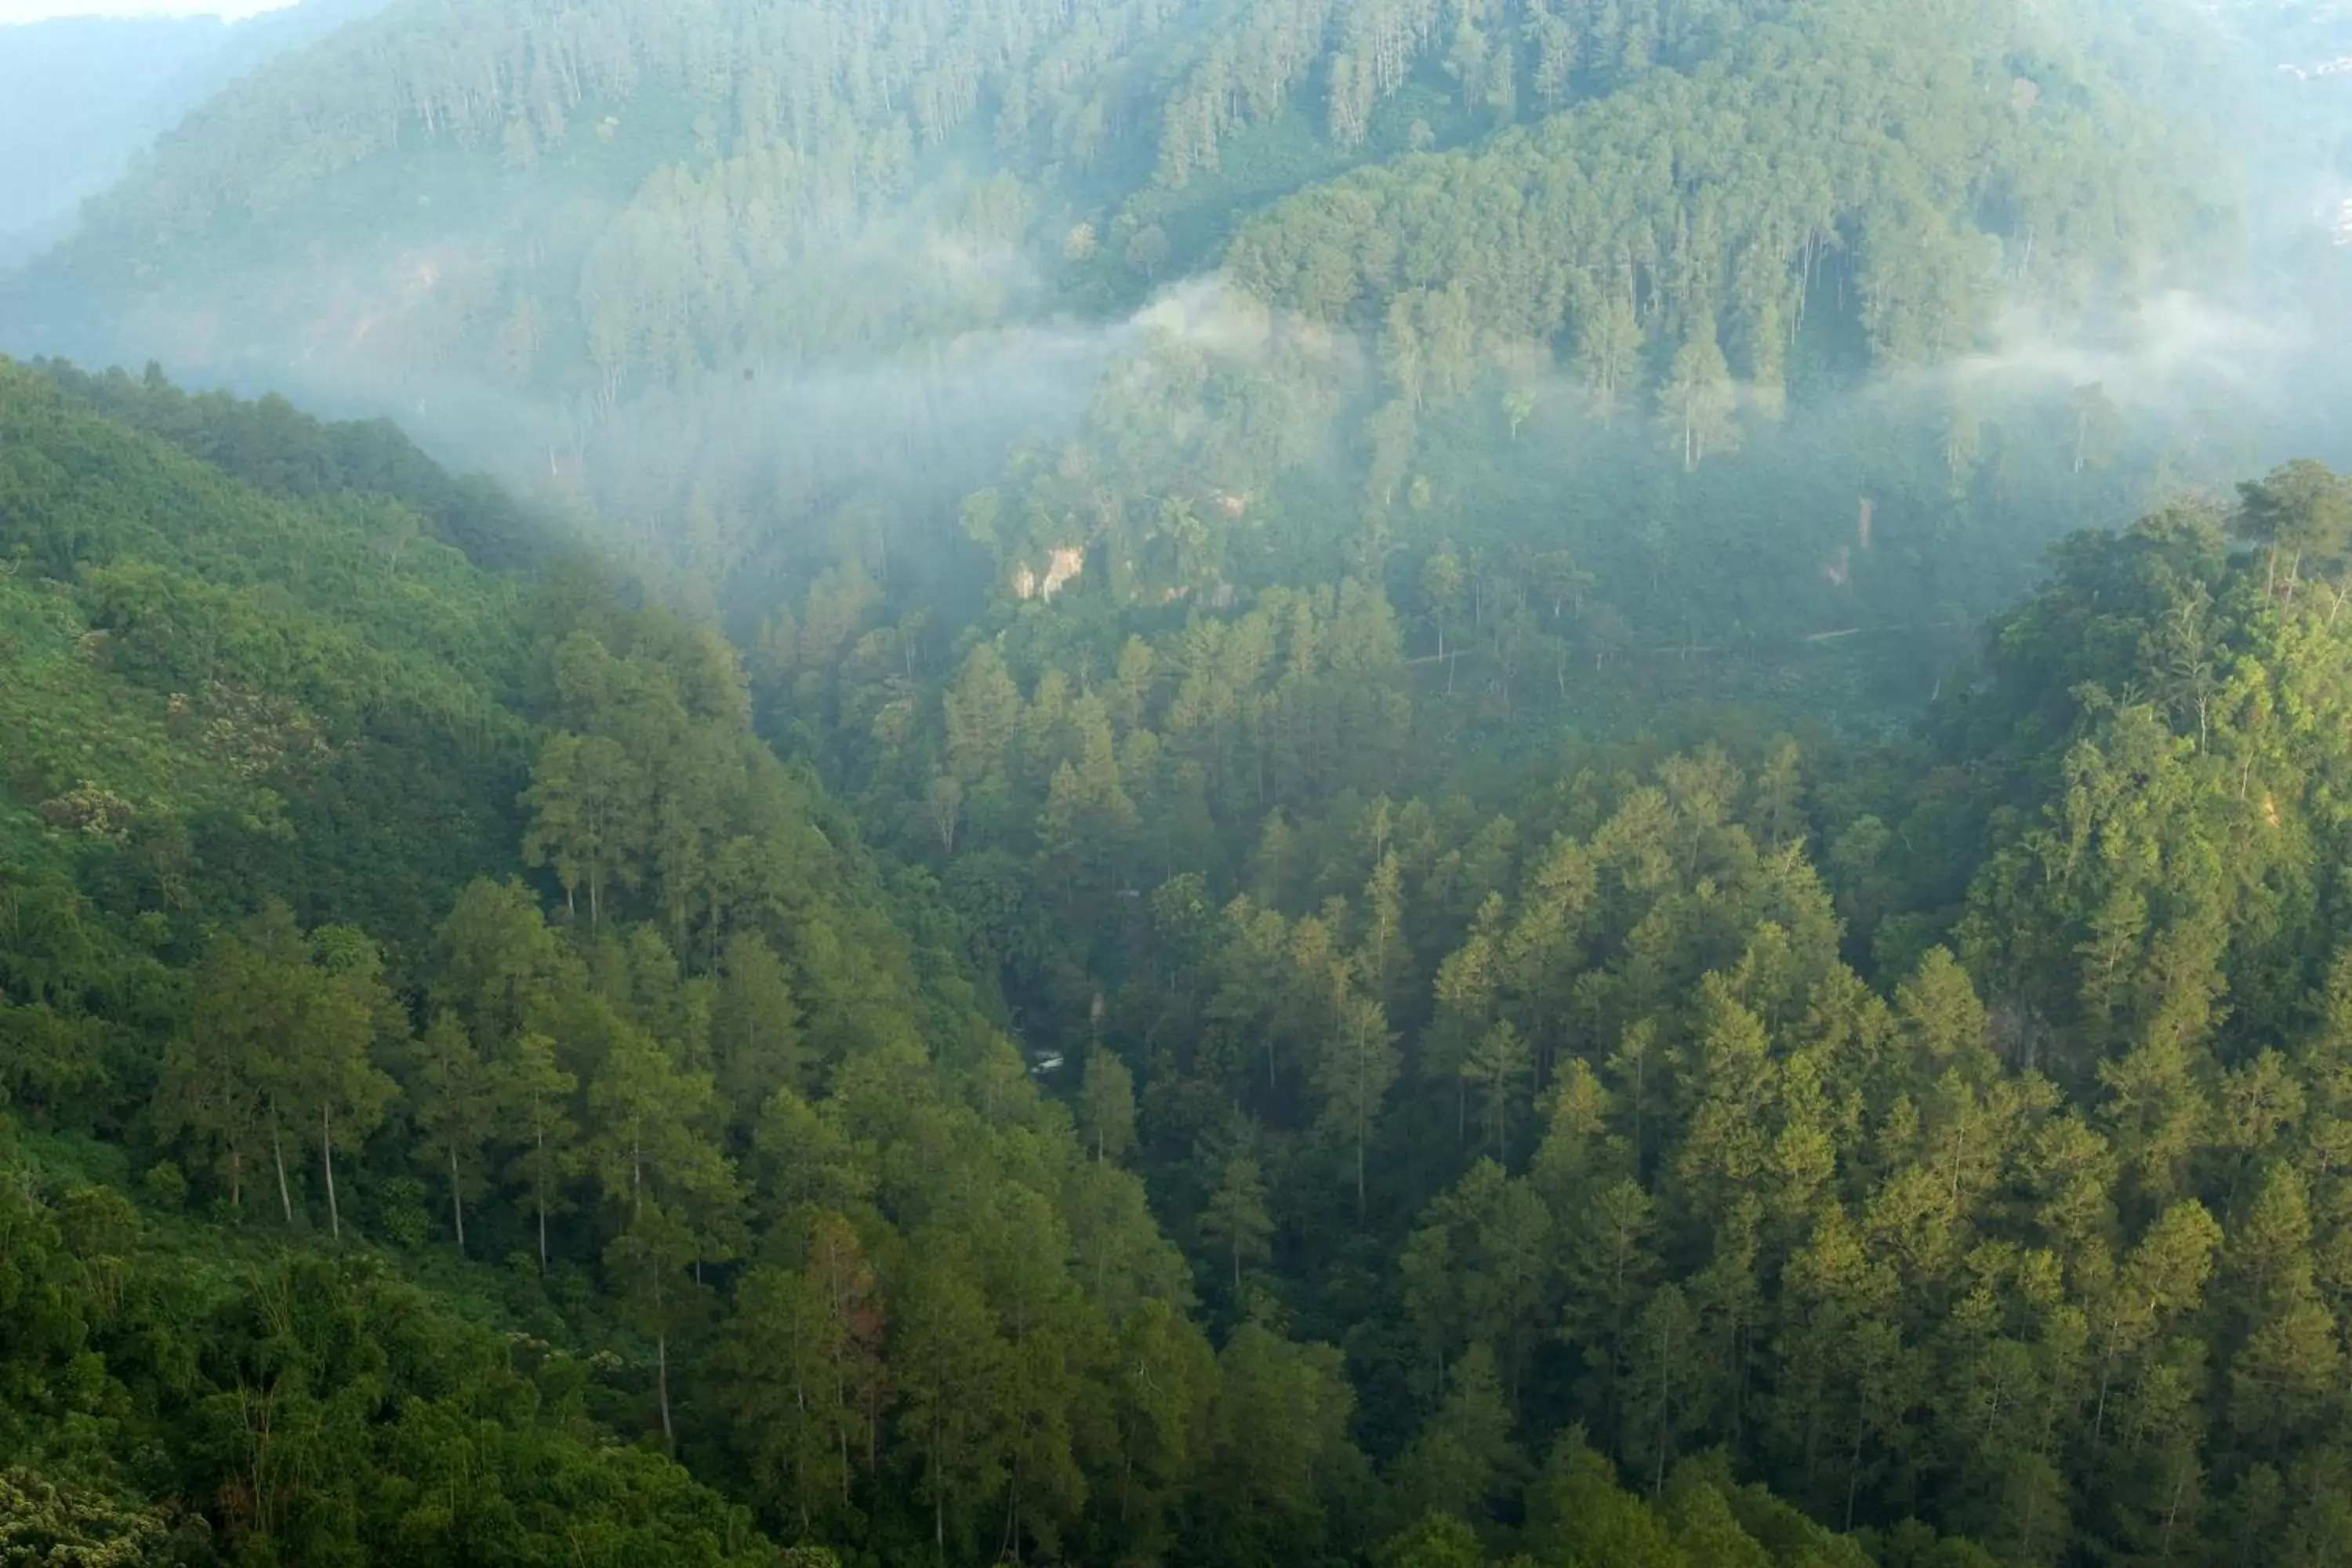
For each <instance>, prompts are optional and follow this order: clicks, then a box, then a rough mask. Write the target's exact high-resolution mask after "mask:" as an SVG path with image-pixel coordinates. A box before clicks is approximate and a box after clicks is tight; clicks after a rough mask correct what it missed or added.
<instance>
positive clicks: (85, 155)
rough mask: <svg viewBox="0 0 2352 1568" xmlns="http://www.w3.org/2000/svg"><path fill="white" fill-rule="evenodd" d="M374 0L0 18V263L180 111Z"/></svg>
mask: <svg viewBox="0 0 2352 1568" xmlns="http://www.w3.org/2000/svg"><path fill="white" fill-rule="evenodd" d="M379 3H380V0H305V3H304V4H302V5H299V6H297V7H294V8H291V9H288V10H284V11H278V12H272V13H268V14H266V15H264V16H260V17H257V18H252V19H249V20H247V22H245V23H242V24H239V25H236V26H229V25H226V24H224V23H222V22H221V21H219V20H218V19H217V18H215V17H211V16H195V17H185V16H180V17H175V16H66V17H60V18H58V19H56V20H52V21H47V22H37V23H29V24H19V25H13V26H10V25H0V147H5V148H7V149H8V151H9V156H8V158H7V160H6V162H5V165H0V268H10V267H16V266H18V265H21V264H22V263H24V262H25V261H26V260H29V259H30V258H32V257H34V256H35V255H37V253H38V252H39V251H41V250H42V249H44V248H46V247H48V246H50V245H52V244H54V243H56V242H57V241H58V240H59V239H61V238H63V237H65V236H66V235H67V234H68V233H70V232H71V231H72V229H73V227H74V224H75V219H76V215H77V212H78V209H79V207H80V205H81V204H82V203H83V202H84V201H86V200H87V199H89V197H91V196H95V195H99V194H100V192H102V191H104V190H105V189H106V188H107V187H108V186H110V185H111V184H114V183H115V182H116V181H117V180H119V179H121V177H122V175H123V174H124V173H125V171H127V170H128V169H129V168H130V167H131V163H132V161H133V160H134V159H135V158H136V157H137V156H138V155H139V154H141V153H144V152H145V151H146V150H147V148H148V147H149V145H150V144H151V143H152V142H154V140H155V138H156V137H157V136H159V135H161V134H162V133H163V132H166V131H168V130H170V129H171V128H172V127H173V125H175V124H177V123H178V122H179V121H180V119H181V117H182V116H183V115H184V114H186V113H187V111H188V110H192V109H194V108H195V107H196V105H198V104H199V103H202V102H204V101H205V100H206V99H209V98H211V97H212V96H213V95H214V94H215V93H216V92H218V91H219V90H220V89H222V88H224V87H226V86H227V85H228V84H229V83H230V82H233V81H235V80H236V79H237V78H238V77H240V76H243V75H244V74H245V73H246V72H247V71H249V70H252V69H253V68H256V67H257V66H259V65H261V64H263V63H264V62H266V61H268V59H269V58H271V57H272V56H274V55H277V54H279V53H281V52H283V51H285V50H288V49H291V48H295V47H299V46H301V45H303V44H306V43H310V42H312V41H314V40H316V39H318V38H321V37H325V36H326V35H327V34H328V33H330V32H331V31H332V30H333V29H334V28H335V27H336V26H340V25H341V23H343V22H346V21H349V20H351V19H352V18H353V17H355V16H361V15H362V14H364V13H365V12H367V11H368V10H371V9H373V7H374V6H375V5H377V4H379Z"/></svg>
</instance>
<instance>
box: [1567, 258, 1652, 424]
mask: <svg viewBox="0 0 2352 1568" xmlns="http://www.w3.org/2000/svg"><path fill="white" fill-rule="evenodd" d="M1642 345H1643V331H1642V321H1641V318H1640V317H1639V316H1638V315H1637V314H1635V312H1634V310H1633V300H1632V299H1631V298H1629V297H1628V296H1627V294H1626V293H1625V292H1623V291H1621V290H1618V289H1611V290H1610V291H1609V292H1608V293H1607V294H1606V295H1605V296H1604V297H1602V298H1601V300H1599V301H1598V302H1596V303H1595V304H1594V305H1593V306H1592V308H1591V309H1590V310H1586V311H1585V312H1584V319H1583V321H1582V324H1581V325H1580V328H1579V329H1578V332H1577V340H1576V355H1577V358H1578V360H1580V362H1581V363H1582V364H1583V366H1584V385H1585V390H1586V391H1587V393H1589V394H1590V395H1591V398H1592V405H1593V407H1594V408H1595V409H1596V410H1597V411H1598V412H1599V413H1600V415H1601V423H1602V424H1604V425H1613V424H1614V423H1615V421H1616V416H1617V410H1618V408H1619V406H1620V405H1622V403H1623V401H1624V398H1625V394H1626V392H1627V390H1628V385H1629V384H1630V383H1631V382H1632V381H1633V378H1634V375H1635V374H1636V372H1637V370H1638V367H1639V366H1640V363H1641V359H1642Z"/></svg>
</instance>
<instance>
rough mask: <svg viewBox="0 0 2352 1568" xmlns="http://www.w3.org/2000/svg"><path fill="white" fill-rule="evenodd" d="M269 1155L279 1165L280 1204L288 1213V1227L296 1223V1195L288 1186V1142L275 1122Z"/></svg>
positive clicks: (272, 1127) (270, 1139) (271, 1134)
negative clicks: (279, 1131) (280, 1133)
mask: <svg viewBox="0 0 2352 1568" xmlns="http://www.w3.org/2000/svg"><path fill="white" fill-rule="evenodd" d="M269 1153H270V1157H271V1158H272V1159H273V1160H275V1161H276V1162H277V1163H278V1205H279V1206H281V1207H282V1208H284V1209H285V1211H286V1223H287V1225H288V1226H292V1225H293V1223H294V1194H293V1193H292V1192H290V1191H289V1189H288V1188H287V1185H286V1141H285V1139H284V1138H283V1137H281V1136H280V1135H279V1133H278V1124H277V1123H276V1122H274V1121H273V1122H271V1123H270V1124H269Z"/></svg>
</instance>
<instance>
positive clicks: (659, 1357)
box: [654, 1332, 677, 1456]
mask: <svg viewBox="0 0 2352 1568" xmlns="http://www.w3.org/2000/svg"><path fill="white" fill-rule="evenodd" d="M654 1388H655V1390H656V1393H657V1394H658V1396H659V1397H660V1399H661V1423H662V1445H663V1447H667V1449H668V1450H669V1451H670V1453H671V1454H672V1455H673V1456H675V1455H676V1454H677V1433H676V1432H674V1431H672V1430H671V1429H670V1424H669V1335H668V1334H667V1332H662V1333H656V1334H655V1335H654Z"/></svg>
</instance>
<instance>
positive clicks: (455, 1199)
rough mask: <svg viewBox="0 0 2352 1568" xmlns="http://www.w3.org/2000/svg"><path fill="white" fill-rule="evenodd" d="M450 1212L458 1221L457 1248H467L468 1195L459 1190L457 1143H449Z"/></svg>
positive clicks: (462, 1249) (459, 1249)
mask: <svg viewBox="0 0 2352 1568" xmlns="http://www.w3.org/2000/svg"><path fill="white" fill-rule="evenodd" d="M449 1213H450V1216H451V1217H452V1218H454V1219H455V1220H456V1221H457V1250H458V1251H459V1252H463V1251H465V1250H466V1195H465V1194H463V1193H461V1192H459V1191H458V1190H457V1143H456V1142H454V1141H452V1142H451V1143H450V1145H449Z"/></svg>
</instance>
